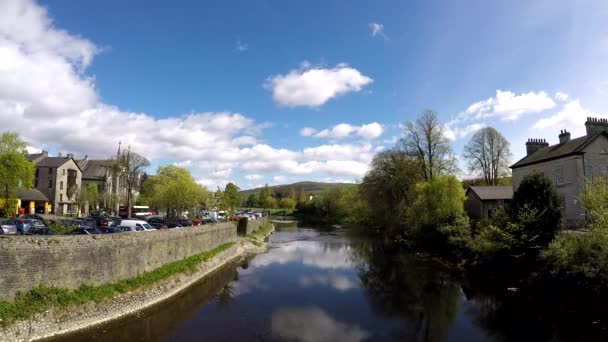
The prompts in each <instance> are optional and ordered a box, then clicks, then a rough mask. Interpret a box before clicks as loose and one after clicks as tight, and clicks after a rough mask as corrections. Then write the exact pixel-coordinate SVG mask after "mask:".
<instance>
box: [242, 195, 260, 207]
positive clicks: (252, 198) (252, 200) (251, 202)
mask: <svg viewBox="0 0 608 342" xmlns="http://www.w3.org/2000/svg"><path fill="white" fill-rule="evenodd" d="M259 205H260V202H259V201H258V196H256V195H255V194H249V197H247V201H246V202H245V206H247V207H249V208H256V207H258V206H259Z"/></svg>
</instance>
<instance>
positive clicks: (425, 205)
mask: <svg viewBox="0 0 608 342" xmlns="http://www.w3.org/2000/svg"><path fill="white" fill-rule="evenodd" d="M464 200H465V194H464V190H462V187H461V186H460V181H459V180H458V179H457V178H456V177H454V176H440V177H435V178H433V179H432V180H430V181H428V182H421V183H418V184H417V186H416V200H415V201H414V203H413V205H412V206H411V207H410V214H409V219H410V224H411V225H412V226H418V227H422V226H437V225H439V224H443V223H446V222H450V221H452V220H454V219H455V218H457V217H459V216H462V215H463V213H464Z"/></svg>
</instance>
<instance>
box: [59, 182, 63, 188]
mask: <svg viewBox="0 0 608 342" xmlns="http://www.w3.org/2000/svg"><path fill="white" fill-rule="evenodd" d="M59 190H63V181H61V182H59Z"/></svg>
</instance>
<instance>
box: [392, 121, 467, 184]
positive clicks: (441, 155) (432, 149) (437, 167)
mask: <svg viewBox="0 0 608 342" xmlns="http://www.w3.org/2000/svg"><path fill="white" fill-rule="evenodd" d="M399 146H400V147H401V148H402V149H403V150H404V151H406V152H407V153H409V154H411V155H412V156H414V157H416V159H417V161H418V163H419V165H420V171H421V173H422V176H423V178H424V180H426V181H429V180H431V179H433V177H434V176H437V175H441V174H451V173H453V172H455V171H456V170H457V168H456V158H455V156H454V153H453V152H452V149H451V148H450V143H449V141H448V139H447V138H446V137H445V128H444V126H442V125H441V124H440V123H439V120H438V118H437V113H435V112H434V111H432V110H425V111H424V112H422V114H421V115H420V117H418V119H417V120H416V121H415V122H407V123H406V124H405V131H404V136H403V138H401V140H400V141H399Z"/></svg>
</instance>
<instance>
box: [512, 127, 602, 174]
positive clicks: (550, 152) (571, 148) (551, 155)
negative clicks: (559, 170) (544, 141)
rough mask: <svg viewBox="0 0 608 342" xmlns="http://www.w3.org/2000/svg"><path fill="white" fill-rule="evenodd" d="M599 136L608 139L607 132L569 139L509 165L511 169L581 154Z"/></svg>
mask: <svg viewBox="0 0 608 342" xmlns="http://www.w3.org/2000/svg"><path fill="white" fill-rule="evenodd" d="M599 136H605V137H608V132H606V131H601V132H598V133H595V134H592V135H584V136H582V137H578V138H574V139H570V140H568V141H567V142H565V143H563V144H556V145H551V146H548V147H545V148H541V149H539V150H537V151H536V152H534V153H532V154H531V155H529V156H525V157H523V158H522V159H520V160H519V161H518V162H517V163H515V164H513V165H511V168H512V169H515V168H518V167H522V166H526V165H532V164H537V163H541V162H544V161H548V160H553V159H559V158H563V157H567V156H571V155H576V154H582V153H583V150H584V149H585V147H587V146H588V145H589V144H590V143H591V142H593V141H594V140H595V139H597V138H598V137H599Z"/></svg>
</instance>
